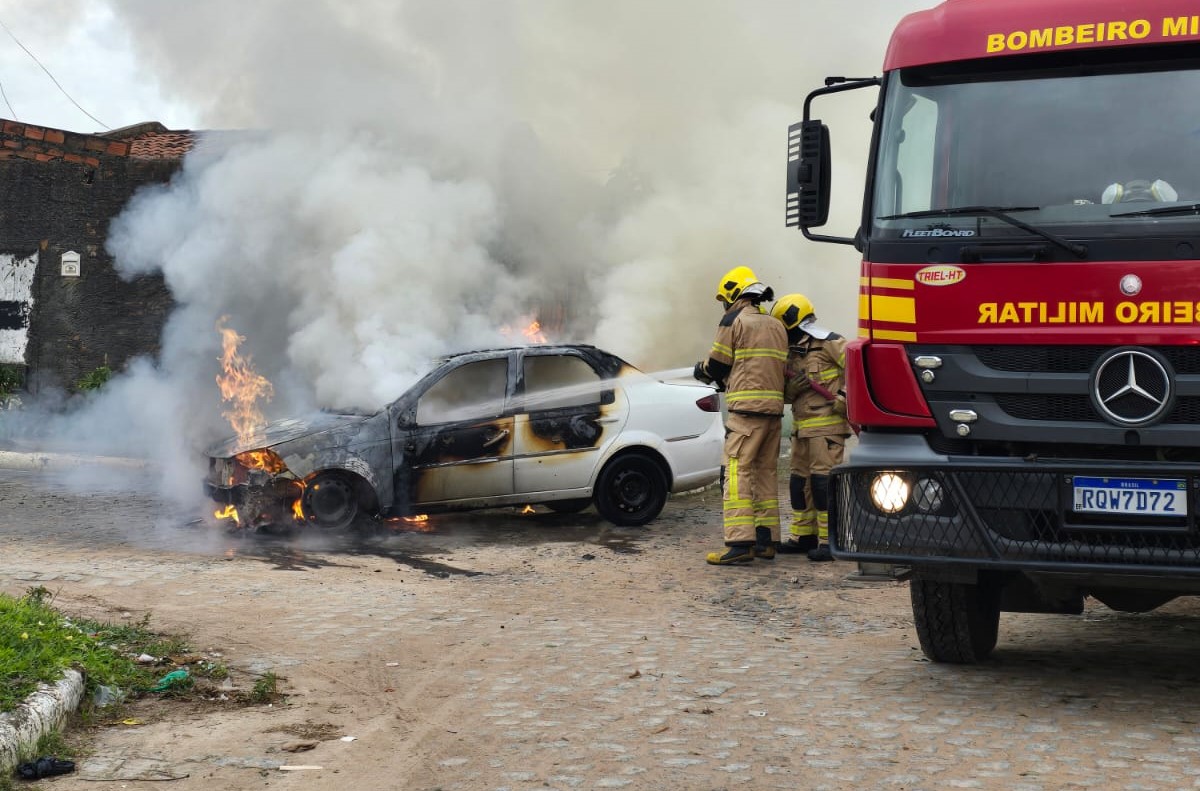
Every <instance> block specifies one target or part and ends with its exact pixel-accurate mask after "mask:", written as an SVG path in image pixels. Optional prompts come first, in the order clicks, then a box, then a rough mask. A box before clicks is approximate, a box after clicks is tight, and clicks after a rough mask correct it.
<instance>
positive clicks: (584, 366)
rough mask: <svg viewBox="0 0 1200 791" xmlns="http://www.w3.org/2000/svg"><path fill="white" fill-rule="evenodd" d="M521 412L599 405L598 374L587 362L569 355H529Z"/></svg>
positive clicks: (600, 388) (525, 370) (599, 384)
mask: <svg viewBox="0 0 1200 791" xmlns="http://www.w3.org/2000/svg"><path fill="white" fill-rule="evenodd" d="M524 373H525V399H524V410H525V411H529V412H534V411H537V410H541V409H559V408H562V407H574V406H588V405H594V404H599V403H600V399H601V390H602V387H603V385H602V383H601V380H600V375H599V374H598V373H596V370H595V369H594V368H592V366H590V365H588V363H587V362H586V361H585V360H583V359H581V358H579V357H573V356H571V355H545V354H543V355H529V356H527V357H526V358H525V365H524Z"/></svg>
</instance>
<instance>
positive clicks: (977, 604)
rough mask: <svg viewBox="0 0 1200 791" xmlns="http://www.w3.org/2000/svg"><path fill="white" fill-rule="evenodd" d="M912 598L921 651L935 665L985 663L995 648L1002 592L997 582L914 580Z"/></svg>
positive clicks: (918, 577)
mask: <svg viewBox="0 0 1200 791" xmlns="http://www.w3.org/2000/svg"><path fill="white" fill-rule="evenodd" d="M909 594H910V595H911V596H912V610H913V623H914V624H915V625H916V627H917V638H918V639H919V640H920V641H921V651H922V652H923V653H924V654H925V656H927V657H929V658H930V659H932V660H933V661H934V662H950V663H953V664H958V665H970V664H974V663H975V662H978V661H980V660H982V659H986V658H987V656H988V654H990V653H991V652H992V649H993V648H995V647H996V636H997V634H998V633H999V629H1000V588H999V586H997V585H996V584H995V583H994V582H991V581H990V580H981V581H980V582H979V583H978V584H969V583H965V582H940V581H938V580H931V579H924V578H922V577H920V576H915V577H913V579H912V582H911V583H909Z"/></svg>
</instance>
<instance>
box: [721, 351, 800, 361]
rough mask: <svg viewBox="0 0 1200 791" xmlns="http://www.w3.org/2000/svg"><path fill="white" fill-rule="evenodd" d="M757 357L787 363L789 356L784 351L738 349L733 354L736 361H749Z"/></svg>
mask: <svg viewBox="0 0 1200 791" xmlns="http://www.w3.org/2000/svg"><path fill="white" fill-rule="evenodd" d="M755 357H771V358H774V359H776V360H784V361H786V360H787V357H788V354H787V351H786V350H784V349H738V350H737V351H736V352H734V353H733V359H735V360H749V359H752V358H755Z"/></svg>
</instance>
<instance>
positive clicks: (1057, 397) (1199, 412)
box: [996, 393, 1200, 423]
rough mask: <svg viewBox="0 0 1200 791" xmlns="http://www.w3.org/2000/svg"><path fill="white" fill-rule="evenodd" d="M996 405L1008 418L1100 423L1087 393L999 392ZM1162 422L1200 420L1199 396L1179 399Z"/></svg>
mask: <svg viewBox="0 0 1200 791" xmlns="http://www.w3.org/2000/svg"><path fill="white" fill-rule="evenodd" d="M996 404H997V405H998V406H999V407H1000V408H1001V409H1003V410H1004V412H1005V413H1006V414H1008V415H1009V416H1010V417H1015V418H1019V419H1021V420H1070V421H1078V422H1084V423H1103V422H1104V419H1103V418H1102V417H1100V415H1099V413H1097V412H1096V409H1095V407H1093V406H1092V400H1091V399H1090V398H1089V397H1088V396H1086V395H1066V394H1051V393H1047V394H1038V395H1030V394H1025V393H1020V394H1017V393H999V394H997V395H996ZM1163 422H1164V423H1200V398H1195V397H1188V398H1180V399H1178V400H1177V401H1176V402H1175V406H1174V408H1173V409H1172V410H1171V412H1170V413H1169V414H1168V415H1167V417H1166V418H1165V419H1164V420H1163Z"/></svg>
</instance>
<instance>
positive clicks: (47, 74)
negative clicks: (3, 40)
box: [0, 20, 112, 130]
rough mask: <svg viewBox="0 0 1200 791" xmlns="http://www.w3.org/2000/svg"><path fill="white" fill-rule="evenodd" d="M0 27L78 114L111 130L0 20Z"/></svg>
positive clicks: (6, 98)
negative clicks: (44, 73) (68, 91)
mask: <svg viewBox="0 0 1200 791" xmlns="http://www.w3.org/2000/svg"><path fill="white" fill-rule="evenodd" d="M0 27H2V28H4V32H5V33H7V34H8V37H9V38H11V39H12V40H13V41H15V42H16V44H17V46H18V47H20V48H21V49H23V50H25V54H26V55H28V56H29V57H31V58H33V62H34V63H36V64H37V65H38V66H39V67H40V68H41V70H42V71H44V72H46V76H47V77H49V78H50V81H51V82H53V83H54V85H55V87H57V88H58V90H59V91H61V92H62V95H63V96H65V97H67V99H68V100H70V102H71V104H73V105H75V107H76V108H77V109H78V110H79V112H81V113H83V114H84V115H86V116H87V117H88V118H91V119H92V120H93V121H95V122H96V123H98V124H99V125H100V126H102V127H104V128H105V129H107V130H111V129H112V127H111V126H109V125H108V124H106V123H104V122H103V121H101V120H100V119H99V118H97V117H96V116H94V115H92V114H91V113H89V112H88V111H87V110H85V109H83V107H82V106H81V105H80V104H79V102H77V101H75V99H74V97H72V96H71V94H69V93H67V89H66V88H64V87H62V85H61V84H60V83H59V81H58V80H57V79H55V78H54V75H53V74H51V73H50V70H49V69H47V68H46V67H45V66H43V65H42V62H41V61H40V60H38V59H37V55H34V54H33V53H32V52H30V51H29V47H26V46H25V45H24V44H22V43H21V40H20V39H19V38H17V37H16V35H15V34H14V33H13V32H12V31H11V30H9V29H8V25H6V24H4V21H3V20H0ZM0 92H2V91H0ZM4 101H5V102H7V101H8V97H5V99H4ZM8 109H9V110H12V105H9V108H8Z"/></svg>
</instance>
